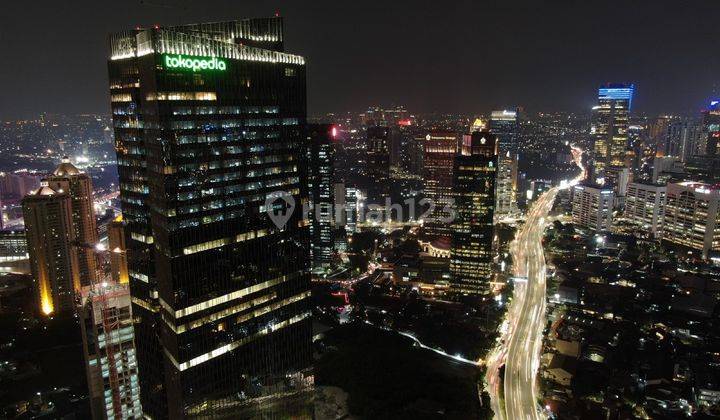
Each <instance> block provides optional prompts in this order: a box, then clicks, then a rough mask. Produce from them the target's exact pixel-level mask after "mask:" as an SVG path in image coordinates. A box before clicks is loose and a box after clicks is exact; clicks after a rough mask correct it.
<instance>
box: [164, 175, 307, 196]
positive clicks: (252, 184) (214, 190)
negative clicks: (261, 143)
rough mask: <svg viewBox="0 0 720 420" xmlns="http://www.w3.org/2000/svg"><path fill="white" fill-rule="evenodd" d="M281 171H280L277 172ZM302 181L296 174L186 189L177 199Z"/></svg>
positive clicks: (230, 192)
mask: <svg viewBox="0 0 720 420" xmlns="http://www.w3.org/2000/svg"><path fill="white" fill-rule="evenodd" d="M285 172H290V173H294V171H292V170H288V171H285ZM277 173H280V172H277ZM298 182H300V179H299V178H298V177H296V176H291V177H287V178H283V179H269V180H264V181H255V182H246V183H242V184H234V185H228V186H225V187H214V188H210V189H207V190H203V191H202V192H199V191H186V192H180V193H178V194H177V200H178V201H188V200H194V199H197V198H200V197H209V196H211V197H212V196H222V195H225V194H233V193H238V192H243V191H257V190H259V189H262V188H272V187H278V186H283V185H289V184H295V183H298Z"/></svg>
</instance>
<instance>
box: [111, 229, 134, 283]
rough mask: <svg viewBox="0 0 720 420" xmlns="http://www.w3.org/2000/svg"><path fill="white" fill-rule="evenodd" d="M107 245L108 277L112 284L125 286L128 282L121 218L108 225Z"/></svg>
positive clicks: (125, 248)
mask: <svg viewBox="0 0 720 420" xmlns="http://www.w3.org/2000/svg"><path fill="white" fill-rule="evenodd" d="M108 245H109V251H110V275H111V277H112V280H113V282H115V283H118V284H125V283H128V282H129V281H130V275H129V273H128V262H127V247H126V246H125V223H123V219H122V216H118V217H116V218H115V219H114V220H112V221H111V222H110V223H108Z"/></svg>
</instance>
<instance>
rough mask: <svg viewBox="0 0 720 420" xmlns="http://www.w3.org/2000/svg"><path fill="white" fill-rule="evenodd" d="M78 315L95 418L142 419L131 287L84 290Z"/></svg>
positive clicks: (95, 287) (114, 286)
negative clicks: (131, 307)
mask: <svg viewBox="0 0 720 420" xmlns="http://www.w3.org/2000/svg"><path fill="white" fill-rule="evenodd" d="M78 314H79V315H80V329H81V331H82V338H83V353H84V356H85V371H86V374H87V381H88V388H89V390H90V409H91V411H92V416H93V419H108V420H111V419H141V418H143V411H142V407H141V405H140V387H139V381H138V366H137V357H136V351H135V341H134V336H135V334H134V332H133V322H132V312H131V309H130V291H129V289H128V285H127V284H118V283H109V284H107V283H103V284H96V285H93V286H85V287H83V288H82V293H81V295H80V306H79V307H78Z"/></svg>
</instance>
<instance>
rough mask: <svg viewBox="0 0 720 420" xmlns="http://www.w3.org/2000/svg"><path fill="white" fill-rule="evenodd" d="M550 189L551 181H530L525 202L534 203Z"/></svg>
mask: <svg viewBox="0 0 720 420" xmlns="http://www.w3.org/2000/svg"><path fill="white" fill-rule="evenodd" d="M550 188H552V181H550V180H548V179H533V180H532V181H530V189H529V190H528V192H529V194H528V195H527V202H528V203H532V202H534V201H535V200H537V199H538V198H539V197H540V196H541V195H542V194H543V193H544V192H545V191H547V190H549V189H550Z"/></svg>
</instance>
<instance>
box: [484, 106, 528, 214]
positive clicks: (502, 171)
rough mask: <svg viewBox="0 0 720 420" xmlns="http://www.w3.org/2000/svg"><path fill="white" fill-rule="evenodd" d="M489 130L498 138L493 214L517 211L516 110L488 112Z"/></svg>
mask: <svg viewBox="0 0 720 420" xmlns="http://www.w3.org/2000/svg"><path fill="white" fill-rule="evenodd" d="M489 128H490V132H491V133H492V134H493V135H495V136H497V139H498V173H497V186H496V193H495V194H496V197H495V215H496V216H499V217H503V216H509V215H512V214H514V213H517V210H518V209H517V170H518V154H517V153H518V141H519V140H518V137H519V135H520V123H519V115H518V111H517V110H512V111H509V110H502V111H493V112H492V113H491V114H490V124H489Z"/></svg>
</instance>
